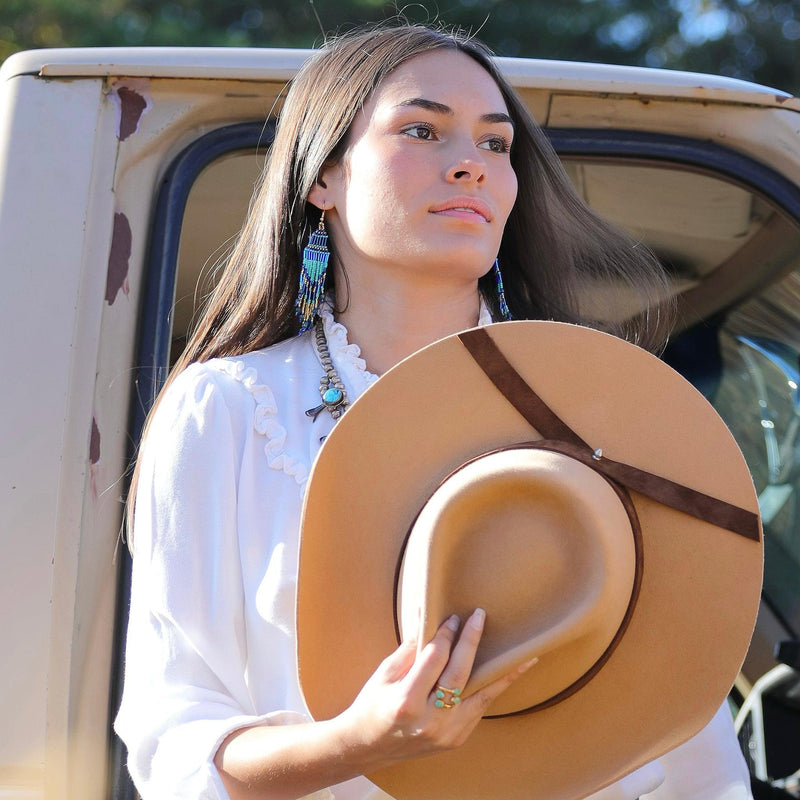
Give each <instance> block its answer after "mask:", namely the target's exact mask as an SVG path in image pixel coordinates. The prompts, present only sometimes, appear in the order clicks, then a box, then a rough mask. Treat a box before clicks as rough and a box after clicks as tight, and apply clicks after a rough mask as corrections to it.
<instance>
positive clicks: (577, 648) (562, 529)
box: [396, 448, 636, 716]
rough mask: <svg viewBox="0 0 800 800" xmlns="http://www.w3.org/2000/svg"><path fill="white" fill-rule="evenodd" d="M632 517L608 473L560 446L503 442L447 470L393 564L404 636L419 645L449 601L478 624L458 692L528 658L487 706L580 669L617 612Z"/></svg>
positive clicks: (541, 696) (496, 707)
mask: <svg viewBox="0 0 800 800" xmlns="http://www.w3.org/2000/svg"><path fill="white" fill-rule="evenodd" d="M635 572H636V552H635V541H634V536H633V532H632V529H631V523H630V519H629V517H628V514H627V512H626V510H625V508H624V506H623V505H622V503H621V501H620V499H619V496H618V495H617V493H616V492H615V490H614V489H613V488H612V487H611V486H610V485H609V483H608V482H607V481H606V480H605V479H604V478H603V477H602V476H600V475H598V474H597V473H596V472H595V471H594V470H592V469H591V468H590V467H587V466H585V465H584V464H581V463H580V462H578V461H576V460H574V459H572V458H570V457H569V456H566V455H563V454H560V453H554V452H548V451H543V450H536V449H530V448H510V449H505V450H503V451H500V452H494V453H490V454H487V455H484V456H481V457H479V458H477V459H475V460H474V461H471V462H469V463H468V464H466V465H465V466H463V467H461V468H460V469H458V470H456V471H455V472H454V473H453V474H451V475H450V476H449V477H448V478H446V479H445V480H444V481H443V482H442V484H441V485H440V486H439V487H438V488H437V489H436V491H434V493H433V495H432V496H431V498H430V499H429V500H428V502H427V503H425V505H424V506H423V508H422V510H421V511H420V514H419V515H418V517H417V519H416V521H415V522H414V524H413V526H412V528H411V531H410V533H409V536H408V540H407V544H406V547H405V548H404V551H403V554H402V563H401V566H400V569H399V572H398V586H397V609H396V614H397V617H398V622H399V627H400V631H401V634H402V636H403V638H406V636H408V635H410V634H412V633H416V631H417V627H418V626H420V625H421V627H422V634H421V636H419V638H418V641H419V642H420V644H419V646H420V647H422V646H424V644H425V643H426V642H427V641H429V640H430V638H432V636H433V635H434V633H435V632H436V629H437V628H438V626H439V625H440V624H441V623H442V622H443V621H444V620H445V619H446V618H447V617H448V616H449V615H450V614H453V613H456V614H458V615H459V616H460V617H461V619H462V620H464V619H466V618H467V617H468V616H469V614H470V613H471V612H472V611H473V610H474V609H475V608H477V607H481V608H483V609H484V610H485V611H486V624H485V628H484V633H483V637H482V640H481V645H480V647H479V649H478V652H477V655H476V659H475V665H474V668H473V671H472V675H471V677H470V680H469V682H468V684H467V686H466V689H465V692H464V696H468V695H469V694H471V693H473V692H475V691H477V690H478V689H480V688H481V687H482V686H485V685H486V684H488V683H490V682H491V681H492V680H495V679H496V678H499V677H501V676H502V675H505V674H507V673H508V672H510V671H511V670H513V669H515V668H516V667H518V666H519V665H521V664H522V663H524V662H526V661H528V660H529V659H531V658H534V657H536V658H538V659H539V662H538V663H537V664H536V666H535V667H534V668H533V669H531V670H529V671H528V673H526V675H524V676H522V677H521V678H519V679H518V680H517V681H516V682H515V683H514V684H513V685H512V687H511V688H510V689H508V690H507V691H506V692H505V693H504V694H503V695H501V696H500V697H499V698H498V699H497V700H496V701H495V702H494V704H493V705H492V706H491V708H490V709H489V712H488V715H489V716H494V715H503V714H513V713H518V712H520V711H524V710H526V709H529V708H532V707H535V706H538V705H540V704H541V703H545V702H547V701H549V700H551V699H552V698H554V697H556V696H557V695H559V694H560V693H561V692H563V691H564V690H566V689H567V688H568V687H569V686H571V685H572V684H573V683H575V682H576V681H578V680H580V679H581V678H582V677H583V676H584V675H586V674H587V673H588V672H589V670H590V669H591V668H592V667H593V666H594V665H595V664H596V663H597V662H598V661H599V659H600V658H601V656H603V654H604V653H605V652H606V650H607V649H608V647H609V645H610V644H611V642H612V641H613V639H614V637H615V635H616V633H617V631H618V630H619V628H620V625H621V624H622V622H623V619H624V617H625V615H626V612H627V609H628V606H629V604H630V600H631V593H632V591H633V585H634V578H635Z"/></svg>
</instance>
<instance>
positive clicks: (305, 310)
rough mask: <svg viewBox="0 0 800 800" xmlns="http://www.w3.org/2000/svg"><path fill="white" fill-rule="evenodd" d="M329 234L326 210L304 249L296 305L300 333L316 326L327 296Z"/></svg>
mask: <svg viewBox="0 0 800 800" xmlns="http://www.w3.org/2000/svg"><path fill="white" fill-rule="evenodd" d="M329 257H330V251H329V250H328V232H327V231H326V230H325V210H324V209H323V211H322V215H321V216H320V218H319V225H318V226H317V229H316V230H315V231H314V232H313V233H312V234H311V235H310V236H309V237H308V244H307V245H306V246H305V247H304V248H303V266H302V267H301V269H300V287H299V290H298V292H297V300H296V301H295V304H294V313H295V315H296V316H297V319H298V321H299V322H300V333H305V332H306V331H310V330H311V328H312V327H313V325H314V318H315V317H316V316H317V313H318V311H319V307H320V305H322V300H323V297H324V295H325V272H326V270H327V268H328V258H329Z"/></svg>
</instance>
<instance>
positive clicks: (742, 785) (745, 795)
mask: <svg viewBox="0 0 800 800" xmlns="http://www.w3.org/2000/svg"><path fill="white" fill-rule="evenodd" d="M659 761H660V762H661V764H662V766H663V767H664V773H665V776H666V777H665V780H664V783H663V784H661V786H660V787H659V788H658V789H656V790H655V791H654V792H651V793H650V794H647V795H645V796H644V797H643V798H642V800H752V793H751V791H750V775H749V772H748V770H747V765H746V764H745V761H744V756H743V755H742V752H741V750H740V748H739V742H738V740H737V739H736V733H735V732H734V729H733V718H732V717H731V712H730V710H729V708H728V704H727V703H723V705H722V707H721V708H720V709H719V711H717V713H716V714H715V715H714V717H713V719H712V720H711V722H709V723H708V725H706V727H705V728H703V729H702V730H701V731H700V733H698V734H696V735H695V736H694V737H692V738H691V739H689V741H687V742H684V743H683V744H682V745H680V746H679V747H676V748H675V749H674V750H672V751H671V752H669V753H667V754H666V755H664V756H662V757H661V758H660V759H659Z"/></svg>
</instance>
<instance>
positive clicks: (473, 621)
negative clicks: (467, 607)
mask: <svg viewBox="0 0 800 800" xmlns="http://www.w3.org/2000/svg"><path fill="white" fill-rule="evenodd" d="M485 619H486V612H485V611H484V610H483V609H482V608H476V609H475V610H474V611H473V612H472V616H471V617H470V619H469V623H470V625H472V627H473V628H475V630H478V631H480V630H483V622H484V620H485Z"/></svg>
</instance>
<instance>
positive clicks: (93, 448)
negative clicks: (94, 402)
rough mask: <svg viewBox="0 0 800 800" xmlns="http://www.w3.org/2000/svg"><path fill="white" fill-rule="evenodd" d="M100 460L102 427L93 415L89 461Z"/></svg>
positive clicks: (93, 462)
mask: <svg viewBox="0 0 800 800" xmlns="http://www.w3.org/2000/svg"><path fill="white" fill-rule="evenodd" d="M99 460H100V428H98V427H97V420H96V419H95V418H94V417H92V433H91V435H90V436H89V461H91V462H92V464H96V463H97V462H98V461H99Z"/></svg>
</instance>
